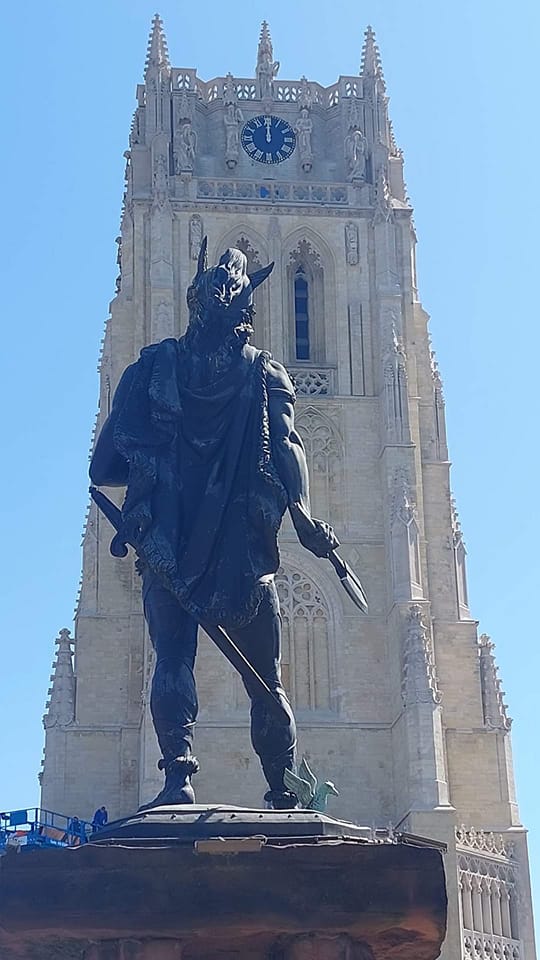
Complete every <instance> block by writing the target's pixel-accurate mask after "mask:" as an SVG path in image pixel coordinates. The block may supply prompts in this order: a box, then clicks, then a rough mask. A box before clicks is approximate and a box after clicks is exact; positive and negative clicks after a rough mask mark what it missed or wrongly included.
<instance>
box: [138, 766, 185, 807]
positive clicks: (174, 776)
mask: <svg viewBox="0 0 540 960" xmlns="http://www.w3.org/2000/svg"><path fill="white" fill-rule="evenodd" d="M158 769H159V770H164V771H165V785H164V787H163V790H161V791H160V792H159V793H158V795H157V797H155V798H154V799H153V800H151V801H150V803H144V804H143V805H142V806H140V807H139V811H141V810H150V809H151V808H152V807H160V806H164V805H165V804H179V803H195V793H194V791H193V787H192V785H191V777H192V776H193V774H195V773H198V772H199V761H198V760H197V757H191V756H189V757H175V758H174V759H172V760H165V759H164V758H163V757H162V758H161V760H160V761H159V762H158Z"/></svg>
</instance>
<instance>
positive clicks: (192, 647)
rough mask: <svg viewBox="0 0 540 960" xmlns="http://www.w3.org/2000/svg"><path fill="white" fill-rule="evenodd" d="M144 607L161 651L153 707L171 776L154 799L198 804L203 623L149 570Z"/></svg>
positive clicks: (163, 761) (154, 642)
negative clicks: (196, 745) (193, 781)
mask: <svg viewBox="0 0 540 960" xmlns="http://www.w3.org/2000/svg"><path fill="white" fill-rule="evenodd" d="M143 607H144V615H145V617H146V621H147V623H148V629H149V633H150V639H151V641H152V646H153V647H154V650H155V653H156V665H155V668H154V675H153V677H152V689H151V694H150V712H151V714H152V720H153V722H154V729H155V731H156V735H157V739H158V743H159V746H160V747H161V753H162V759H161V760H160V762H159V767H160V769H162V770H165V777H166V779H165V788H164V790H163V791H162V792H161V793H160V794H159V795H158V797H156V801H154V802H161V803H189V802H191V803H192V802H193V799H194V797H193V791H192V788H191V785H190V781H189V777H190V776H191V775H192V774H193V773H196V771H197V769H198V764H197V762H196V761H195V759H193V760H190V759H189V758H191V746H192V743H193V729H194V726H195V721H196V719H197V712H198V702H197V690H196V686H195V678H194V676H193V668H194V665H195V655H196V652H197V630H198V624H197V621H196V620H194V619H193V617H191V616H190V614H188V613H186V611H185V610H184V609H183V608H182V607H181V606H180V604H179V602H178V600H176V598H175V597H174V596H173V594H172V593H171V592H170V591H169V590H167V589H166V588H165V587H164V586H163V585H162V584H161V583H160V581H159V580H158V578H157V577H156V576H155V575H154V574H153V573H151V572H150V571H149V570H148V569H147V570H145V571H144V572H143Z"/></svg>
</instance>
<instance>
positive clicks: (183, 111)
mask: <svg viewBox="0 0 540 960" xmlns="http://www.w3.org/2000/svg"><path fill="white" fill-rule="evenodd" d="M187 122H189V123H193V98H192V97H190V96H188V94H187V92H186V91H185V90H183V91H182V95H181V96H180V97H179V98H178V99H177V100H176V123H177V125H178V126H181V124H182V123H187Z"/></svg>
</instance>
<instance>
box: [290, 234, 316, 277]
mask: <svg viewBox="0 0 540 960" xmlns="http://www.w3.org/2000/svg"><path fill="white" fill-rule="evenodd" d="M289 262H290V263H292V264H295V265H296V266H299V267H300V266H309V267H310V268H311V270H312V271H313V272H314V273H315V272H317V271H319V270H322V265H321V258H320V256H319V254H318V253H317V251H316V250H314V249H313V247H312V246H311V244H310V242H309V240H299V242H298V243H297V245H296V247H295V248H294V250H291V252H290V254H289Z"/></svg>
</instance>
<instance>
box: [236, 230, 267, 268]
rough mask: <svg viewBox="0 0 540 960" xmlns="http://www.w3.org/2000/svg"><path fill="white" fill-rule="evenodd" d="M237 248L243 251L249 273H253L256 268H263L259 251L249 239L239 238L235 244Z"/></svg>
mask: <svg viewBox="0 0 540 960" xmlns="http://www.w3.org/2000/svg"><path fill="white" fill-rule="evenodd" d="M234 245H235V247H236V248H237V249H238V250H241V251H242V253H244V254H245V256H246V260H247V265H248V272H252V271H253V270H254V269H255V268H256V267H260V266H261V255H260V253H259V251H258V250H256V249H255V247H254V246H253V245H252V243H251V241H250V240H249V239H248V237H245V236H244V235H243V234H242V236H240V237H238V240H237V241H236V242H235V244H234Z"/></svg>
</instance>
